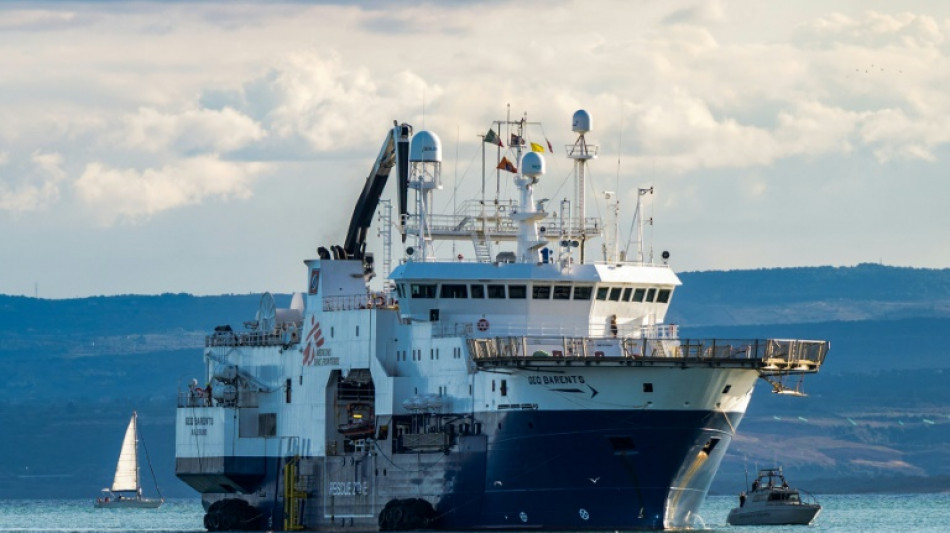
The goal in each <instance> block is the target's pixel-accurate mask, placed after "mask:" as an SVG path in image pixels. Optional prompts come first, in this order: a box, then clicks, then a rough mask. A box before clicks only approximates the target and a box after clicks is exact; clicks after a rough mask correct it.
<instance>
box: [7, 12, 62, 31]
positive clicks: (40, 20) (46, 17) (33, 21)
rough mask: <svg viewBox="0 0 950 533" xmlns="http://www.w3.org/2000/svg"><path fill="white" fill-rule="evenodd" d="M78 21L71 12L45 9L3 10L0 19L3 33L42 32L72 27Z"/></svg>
mask: <svg viewBox="0 0 950 533" xmlns="http://www.w3.org/2000/svg"><path fill="white" fill-rule="evenodd" d="M77 19H78V17H77V15H76V13H75V12H73V11H67V10H58V9H57V10H47V9H15V10H5V11H4V12H3V16H2V17H0V30H3V31H8V32H10V31H17V30H19V31H42V30H50V29H57V28H63V27H67V26H70V25H72V24H73V23H74V22H75V21H76V20H77Z"/></svg>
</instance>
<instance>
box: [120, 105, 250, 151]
mask: <svg viewBox="0 0 950 533" xmlns="http://www.w3.org/2000/svg"><path fill="white" fill-rule="evenodd" d="M265 135H266V133H265V132H264V131H263V129H262V128H261V127H260V125H258V124H257V123H256V122H255V121H254V120H252V119H251V118H249V117H247V116H245V115H243V114H241V113H239V112H237V111H235V110H234V109H231V108H224V109H221V110H214V109H191V110H187V111H183V112H181V113H177V114H175V113H162V112H160V111H157V110H155V109H151V108H142V109H139V110H138V112H137V113H136V114H134V115H131V116H128V117H127V118H126V119H125V128H124V132H123V134H122V136H121V140H122V143H123V144H124V145H125V146H127V147H130V148H136V149H141V150H145V151H149V152H163V151H172V152H176V153H179V154H185V155H192V154H201V153H221V152H230V151H233V150H238V149H240V148H243V147H245V146H247V145H248V144H249V143H252V142H255V141H259V140H261V139H263V138H264V137H265Z"/></svg>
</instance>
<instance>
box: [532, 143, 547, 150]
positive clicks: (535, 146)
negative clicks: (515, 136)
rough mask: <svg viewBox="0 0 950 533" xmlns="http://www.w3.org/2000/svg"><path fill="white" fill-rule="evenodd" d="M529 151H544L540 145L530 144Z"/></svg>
mask: <svg viewBox="0 0 950 533" xmlns="http://www.w3.org/2000/svg"><path fill="white" fill-rule="evenodd" d="M531 151H532V152H543V151H544V147H543V146H541V145H540V144H538V143H531Z"/></svg>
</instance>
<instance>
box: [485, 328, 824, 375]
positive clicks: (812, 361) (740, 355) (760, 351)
mask: <svg viewBox="0 0 950 533" xmlns="http://www.w3.org/2000/svg"><path fill="white" fill-rule="evenodd" d="M829 346H830V343H828V342H827V341H813V340H796V339H682V340H680V339H669V338H657V337H643V338H639V339H633V338H621V339H618V338H613V337H589V336H588V337H566V336H565V337H556V336H548V337H543V336H503V337H489V338H469V339H468V347H469V351H470V353H471V354H472V358H473V359H474V360H476V361H479V360H506V359H509V360H510V359H532V360H538V358H544V357H550V358H554V359H576V358H581V359H586V358H615V359H617V358H619V359H630V358H633V359H664V360H669V359H684V360H687V359H688V360H699V361H726V360H730V361H738V360H749V361H756V362H759V363H760V364H762V365H764V366H763V367H762V369H761V370H762V371H763V372H764V373H813V372H817V371H818V368H819V367H820V366H821V364H822V363H823V362H824V358H825V355H826V354H827V352H828V349H829Z"/></svg>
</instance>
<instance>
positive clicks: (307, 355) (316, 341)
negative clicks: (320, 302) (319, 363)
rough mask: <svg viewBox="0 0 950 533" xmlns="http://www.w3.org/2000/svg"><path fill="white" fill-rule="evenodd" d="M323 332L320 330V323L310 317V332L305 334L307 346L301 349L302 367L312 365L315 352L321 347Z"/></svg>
mask: <svg viewBox="0 0 950 533" xmlns="http://www.w3.org/2000/svg"><path fill="white" fill-rule="evenodd" d="M323 342H324V341H323V332H322V331H321V330H320V323H319V322H317V320H316V319H315V318H314V316H313V315H310V332H309V333H307V346H306V348H304V349H303V364H304V366H307V365H312V364H313V362H314V357H316V355H317V350H318V349H319V348H320V347H321V346H323Z"/></svg>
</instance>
